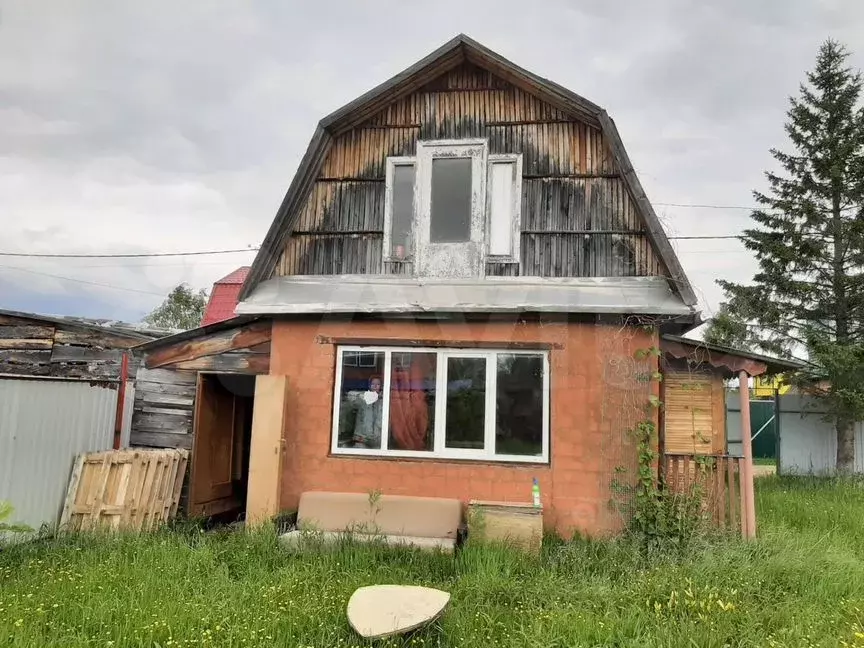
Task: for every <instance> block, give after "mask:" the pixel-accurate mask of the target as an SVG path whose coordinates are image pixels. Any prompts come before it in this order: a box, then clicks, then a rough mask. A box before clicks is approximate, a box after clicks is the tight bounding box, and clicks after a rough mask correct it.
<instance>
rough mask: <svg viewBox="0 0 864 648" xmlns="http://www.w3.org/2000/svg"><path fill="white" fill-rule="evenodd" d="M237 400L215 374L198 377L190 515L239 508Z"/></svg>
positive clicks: (240, 506)
mask: <svg viewBox="0 0 864 648" xmlns="http://www.w3.org/2000/svg"><path fill="white" fill-rule="evenodd" d="M236 401H237V399H236V397H235V395H234V394H232V393H231V392H230V391H228V390H227V389H225V387H223V386H222V385H221V384H220V382H219V379H218V377H217V376H216V375H214V374H198V393H197V397H196V399H195V422H194V430H195V438H194V442H193V447H192V472H191V476H190V489H189V513H190V515H193V516H199V515H203V516H211V515H218V514H220V513H225V512H227V511H230V510H232V509H240V508H242V507H243V502H242V501H240V499H239V498H238V497H237V494H236V493H235V486H234V477H235V457H234V455H235V452H236V451H237V449H238V444H237V442H236V439H235V435H236V430H237V425H236V421H237V412H236V407H237V402H236Z"/></svg>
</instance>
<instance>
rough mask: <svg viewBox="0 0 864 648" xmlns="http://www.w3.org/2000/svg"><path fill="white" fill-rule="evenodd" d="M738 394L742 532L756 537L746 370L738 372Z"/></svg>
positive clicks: (748, 389) (748, 392) (748, 379)
mask: <svg viewBox="0 0 864 648" xmlns="http://www.w3.org/2000/svg"><path fill="white" fill-rule="evenodd" d="M738 395H739V396H740V398H741V445H742V446H743V448H744V460H743V461H742V462H741V502H742V507H741V534H742V535H743V536H744V538H747V539H751V538H755V537H756V498H755V497H754V493H753V443H752V440H751V436H750V435H751V434H752V433H753V432H752V431H751V429H750V376H748V375H747V372H746V371H743V370H742V371H740V372H739V373H738Z"/></svg>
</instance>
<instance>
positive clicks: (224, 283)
mask: <svg viewBox="0 0 864 648" xmlns="http://www.w3.org/2000/svg"><path fill="white" fill-rule="evenodd" d="M248 275H249V266H243V267H242V268H237V269H236V270H235V271H234V272H232V273H231V274H229V275H226V276H224V277H222V278H221V279H220V280H219V281H217V282H216V283H214V284H213V290H211V291H210V299H208V300H207V306H206V307H205V308H204V317H202V318H201V326H208V325H209V324H215V323H216V322H222V321H224V320H228V319H231V318H232V317H234V309H235V308H236V307H237V301H238V300H239V299H240V289H241V288H242V287H243V282H244V281H246V277H247V276H248Z"/></svg>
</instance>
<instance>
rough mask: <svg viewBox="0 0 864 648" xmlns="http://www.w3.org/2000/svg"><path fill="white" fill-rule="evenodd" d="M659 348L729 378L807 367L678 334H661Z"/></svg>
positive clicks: (801, 363) (803, 363) (790, 361)
mask: <svg viewBox="0 0 864 648" xmlns="http://www.w3.org/2000/svg"><path fill="white" fill-rule="evenodd" d="M660 349H661V351H663V353H666V354H668V355H670V356H672V357H673V358H677V359H679V360H690V361H692V362H694V363H696V364H709V365H711V366H713V367H715V368H717V369H722V370H723V371H725V372H726V373H727V374H728V375H729V376H730V377H734V376H735V375H737V373H738V372H739V371H742V370H743V371H746V372H747V373H748V374H749V375H751V376H758V375H762V374H769V375H770V374H778V373H784V372H789V371H797V370H799V369H803V368H804V367H806V366H807V364H806V363H805V362H802V361H801V360H788V359H784V358H775V357H773V356H766V355H763V354H761V353H753V352H752V351H747V350H745V349H734V348H732V347H727V346H721V345H719V344H710V343H708V342H705V341H703V340H692V339H690V338H685V337H681V336H678V335H669V334H667V335H663V337H662V338H661V342H660Z"/></svg>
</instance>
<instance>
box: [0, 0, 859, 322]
mask: <svg viewBox="0 0 864 648" xmlns="http://www.w3.org/2000/svg"><path fill="white" fill-rule="evenodd" d="M0 2H2V4H3V10H2V15H0V222H2V224H3V225H4V227H5V229H4V240H3V242H2V245H0V248H3V249H13V248H14V249H21V250H34V249H37V250H38V251H49V250H55V251H89V252H93V251H126V250H137V251H145V250H160V251H161V250H182V249H204V248H216V247H235V246H238V245H239V246H241V247H242V246H245V245H247V244H250V243H257V242H259V241H260V240H261V238H262V237H263V235H264V232H265V231H266V229H267V227H268V226H269V224H270V221H271V219H272V218H273V215H274V213H275V211H276V208H277V206H278V204H279V202H280V201H281V198H282V195H283V194H284V191H285V188H286V187H287V185H288V184H289V182H290V180H291V176H292V174H293V172H294V169H295V168H296V165H297V163H298V161H299V159H300V157H301V155H302V153H303V151H304V149H305V147H306V143H307V141H308V138H309V137H310V136H311V134H312V130H313V129H314V126H315V123H316V122H317V120H318V119H320V118H321V117H322V116H323V115H325V114H327V113H329V112H330V111H332V110H335V109H336V108H338V107H339V106H341V105H342V104H344V103H346V102H348V101H350V100H352V99H353V98H354V97H356V96H357V95H359V94H360V93H362V92H364V91H366V90H368V89H369V88H371V87H373V86H374V85H376V84H378V83H380V82H381V81H383V80H385V79H387V78H388V77H389V76H392V75H393V74H395V73H396V72H398V71H400V70H401V69H403V68H404V67H406V66H408V65H410V64H411V63H413V62H414V61H415V60H417V59H419V58H420V57H422V56H424V55H425V54H427V53H428V52H429V51H431V50H432V49H434V48H435V47H437V46H439V45H441V44H442V43H443V42H445V41H446V40H447V39H449V38H451V37H452V36H453V35H454V34H455V33H457V32H460V31H464V32H466V33H468V34H469V35H471V36H472V37H474V38H476V39H478V40H479V41H481V42H483V43H484V44H486V45H488V46H489V47H491V48H493V49H495V50H497V51H499V52H500V53H501V54H503V55H504V56H506V57H508V58H511V59H512V60H514V61H516V62H517V63H518V64H520V65H522V66H523V67H526V68H528V69H530V70H532V71H535V72H537V73H538V74H541V75H543V76H546V77H549V78H551V79H553V80H555V81H556V82H558V83H561V84H562V85H565V86H567V87H569V88H571V89H572V90H574V91H575V92H578V93H580V94H583V95H584V96H586V97H587V98H589V99H591V100H592V101H595V102H597V103H599V104H601V105H603V106H604V107H606V108H607V109H608V110H609V112H610V114H611V115H612V116H613V117H614V118H615V120H616V123H617V124H618V126H619V128H620V130H621V132H622V135H623V138H624V142H625V144H626V145H627V147H628V151H629V152H630V154H631V157H632V158H633V160H634V164H635V166H636V168H637V170H638V172H639V174H640V177H641V179H642V182H643V184H644V185H645V186H646V189H647V191H648V193H649V196H650V197H651V198H652V199H653V200H654V201H655V202H658V203H660V202H690V203H712V204H732V205H738V204H744V205H746V204H750V203H751V201H752V198H751V191H752V189H754V188H757V187H761V186H763V184H762V183H763V179H762V171H763V170H764V169H765V168H766V166H768V165H770V164H771V159H770V156H768V153H767V151H768V148H769V147H771V146H783V144H784V141H785V138H784V134H783V130H782V122H783V119H784V112H785V110H786V107H787V97H788V95H789V94H792V93H794V92H795V91H796V89H797V86H798V84H799V83H800V81H801V80H802V79H803V75H804V71H805V70H806V69H808V68H809V67H810V66H811V65H812V62H813V57H814V55H815V51H816V48H817V47H818V44H819V42H820V41H821V40H823V39H824V38H826V37H828V36H835V37H837V38H839V39H841V40H843V41H845V42H847V43H848V44H849V46H850V47H851V48H852V49H853V50H855V51H856V55H855V58H854V59H853V63H854V64H856V65H858V66H864V3H861V2H858V1H857V0H822V1H818V2H817V1H812V0H765V1H761V2H751V1H749V0H724V2H715V3H703V2H696V1H695V0H662V1H660V0H658V1H657V2H642V1H639V0H629V1H627V2H619V3H612V2H607V1H605V0H588V1H584V2H579V3H573V2H570V1H566V0H547V1H546V2H535V3H533V4H532V5H531V6H530V11H525V4H524V3H515V2H512V1H511V0H506V1H504V0H480V1H477V2H470V3H468V2H464V0H441V1H439V2H436V3H434V6H433V5H429V4H428V3H426V4H422V5H418V4H416V3H409V2H400V1H398V0H375V1H373V2H368V3H354V2H347V1H346V2H329V3H307V2H277V1H276V0H269V1H265V0H260V1H256V2H247V3H236V2H228V1H227V0H224V1H223V0H218V1H217V2H209V1H207V2H205V1H204V0H189V1H188V2H169V1H168V0H154V1H152V2H131V1H122V0H121V1H118V2H110V3H101V2H95V1H91V0H65V1H64V2H46V1H45V0H5V2H4V1H3V0H0ZM383 17H386V18H383ZM658 211H660V212H661V213H662V214H663V217H664V222H665V223H666V224H667V227H668V229H669V230H670V231H671V232H674V233H678V234H704V233H710V234H718V233H724V234H725V233H735V232H737V231H739V230H740V229H741V228H743V227H746V226H747V224H748V222H747V212H746V211H741V210H733V211H728V212H725V211H723V210H708V209H692V208H675V207H662V206H659V205H658ZM675 245H676V248H677V249H678V250H679V252H680V254H681V258H682V263H683V264H684V266H685V269H687V270H688V271H689V272H690V273H691V274H692V278H693V281H694V283H696V285H697V289H699V290H701V291H702V293H703V294H704V302H705V304H706V305H707V306H708V307H709V309H710V308H713V307H716V305H717V303H718V302H719V299H720V293H719V290H718V289H717V288H716V286H714V284H713V280H714V279H715V278H717V277H719V276H723V277H727V278H733V279H735V280H739V281H740V280H746V279H748V277H749V276H750V275H751V274H752V270H753V267H754V266H753V265H752V259H751V257H750V256H749V254H748V253H746V252H745V251H743V250H742V249H741V248H740V246H738V244H737V243H735V242H734V241H733V242H705V241H694V242H688V241H680V242H676V244H675ZM709 250H716V251H717V253H714V254H708V253H707V252H706V251H709ZM249 260H250V255H246V256H242V258H238V259H228V258H218V259H207V260H199V261H197V262H196V263H188V264H186V263H177V262H175V263H174V264H170V263H168V262H151V263H150V264H148V265H147V266H143V267H138V268H135V267H122V266H114V267H110V268H109V267H84V266H85V265H90V266H96V265H99V264H96V263H92V264H81V263H78V264H77V265H76V264H65V265H64V264H63V263H59V262H54V263H41V262H36V261H32V262H28V263H27V264H26V265H27V267H29V268H31V269H39V268H41V269H43V270H45V269H46V268H47V270H46V272H51V273H54V274H59V275H62V274H64V273H65V274H66V275H68V276H75V277H78V278H80V279H84V280H92V281H100V282H103V283H114V284H118V285H121V286H125V287H126V288H141V289H143V290H148V291H150V290H152V291H153V292H156V293H160V292H167V290H168V288H170V287H171V285H173V284H175V283H177V282H178V281H180V280H184V281H189V282H191V283H193V284H195V285H201V286H206V285H208V284H209V283H210V282H212V281H213V280H214V279H216V278H218V277H219V276H221V275H224V274H226V273H227V272H228V271H230V270H231V269H232V268H233V267H234V266H235V265H240V264H241V263H243V262H248V261H249ZM103 265H104V264H103ZM0 279H2V280H5V281H7V282H9V281H12V282H20V281H21V273H19V274H17V275H15V274H11V273H10V272H8V271H4V270H3V269H2V268H0ZM31 285H32V286H33V287H34V290H38V291H45V292H46V293H47V292H51V291H54V292H55V293H56V294H57V295H64V297H63V298H64V299H65V298H66V296H68V294H74V293H75V292H76V291H82V292H81V294H88V295H91V294H94V293H95V294H98V296H99V298H100V299H103V298H104V299H108V298H110V299H111V300H113V301H115V302H117V303H119V304H122V307H123V308H129V309H133V310H134V309H139V310H140V309H141V306H142V304H143V303H147V304H149V302H148V300H152V301H154V302H155V301H158V298H157V297H155V296H151V297H147V296H145V295H141V294H136V293H132V292H123V291H112V290H107V289H106V290H102V289H99V288H97V287H89V288H85V287H83V286H82V285H78V286H76V285H75V284H72V283H68V282H67V283H65V284H64V283H63V282H62V281H51V280H48V279H46V281H45V282H44V283H43V282H41V281H40V282H35V281H34V282H33V283H32V284H31ZM0 298H3V294H2V293H0ZM62 303H63V304H68V303H72V302H70V301H63V302H62ZM145 310H146V309H145Z"/></svg>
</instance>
